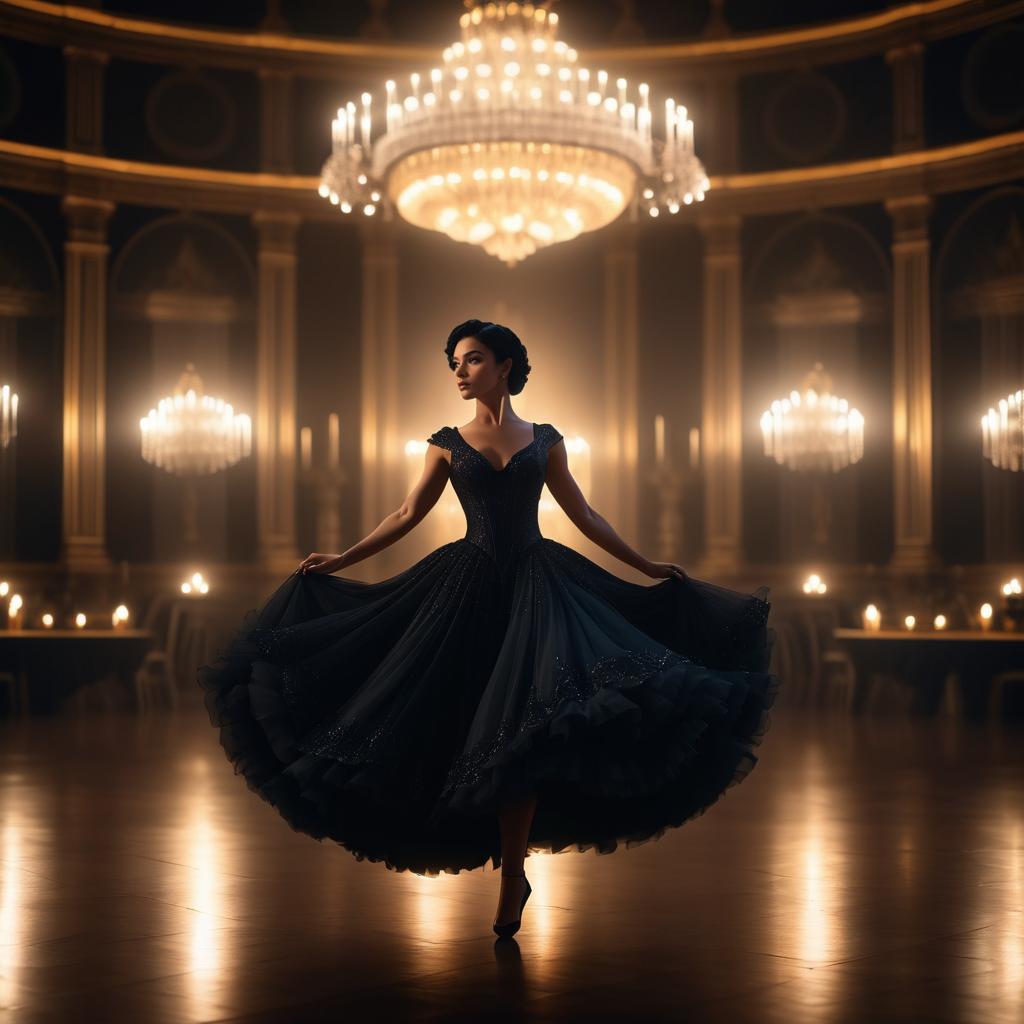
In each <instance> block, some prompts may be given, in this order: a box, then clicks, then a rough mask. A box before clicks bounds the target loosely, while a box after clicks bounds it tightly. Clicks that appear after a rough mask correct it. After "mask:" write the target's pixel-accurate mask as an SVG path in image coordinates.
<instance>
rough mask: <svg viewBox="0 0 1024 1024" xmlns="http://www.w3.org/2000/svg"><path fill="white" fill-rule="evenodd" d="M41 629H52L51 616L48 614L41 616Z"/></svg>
mask: <svg viewBox="0 0 1024 1024" xmlns="http://www.w3.org/2000/svg"><path fill="white" fill-rule="evenodd" d="M43 629H53V616H52V615H51V614H50V613H49V612H45V613H44V614H43Z"/></svg>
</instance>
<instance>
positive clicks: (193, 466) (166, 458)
mask: <svg viewBox="0 0 1024 1024" xmlns="http://www.w3.org/2000/svg"><path fill="white" fill-rule="evenodd" d="M139 426H140V428H141V431H142V457H143V458H144V459H145V460H146V461H147V462H151V463H152V464H153V465H154V466H159V467H160V468H161V469H164V470H166V471H167V472H168V473H173V474H175V475H178V476H184V475H188V474H195V475H207V474H210V473H217V472H219V471H220V470H222V469H225V468H226V467H228V466H233V465H234V464H235V463H236V462H238V461H239V460H240V459H242V458H244V457H245V456H247V455H249V454H250V453H251V452H252V423H251V421H250V419H249V417H248V416H247V415H246V414H245V413H236V412H235V411H234V408H233V407H232V406H231V405H230V404H229V403H227V402H225V401H224V400H223V399H220V398H214V397H212V396H210V395H204V394H203V384H202V381H201V380H200V378H199V375H198V374H197V373H196V372H195V367H194V366H193V364H192V363H188V364H187V365H186V367H185V372H184V373H183V374H182V375H181V379H180V380H179V381H178V384H177V387H176V388H175V390H174V393H173V395H170V396H168V397H166V398H161V399H160V401H159V402H158V403H157V406H156V408H155V409H150V410H149V415H148V416H145V417H143V418H142V419H141V420H140V421H139Z"/></svg>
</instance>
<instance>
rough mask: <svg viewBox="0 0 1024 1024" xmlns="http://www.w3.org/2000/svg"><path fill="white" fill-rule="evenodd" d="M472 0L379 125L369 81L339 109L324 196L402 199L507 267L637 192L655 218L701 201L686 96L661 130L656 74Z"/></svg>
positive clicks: (533, 12)
mask: <svg viewBox="0 0 1024 1024" xmlns="http://www.w3.org/2000/svg"><path fill="white" fill-rule="evenodd" d="M466 6H467V7H468V8H469V10H467V11H466V12H465V13H464V14H463V15H462V17H461V19H460V25H461V29H462V33H461V38H460V39H459V40H457V41H456V42H454V43H452V44H451V45H450V46H448V47H446V48H445V49H444V51H443V53H442V64H441V66H439V67H435V68H432V69H431V70H430V72H429V74H425V75H421V74H419V73H414V74H412V75H411V76H410V80H409V91H408V93H407V94H406V95H404V96H400V95H399V92H398V88H397V86H396V83H395V82H394V81H388V82H387V83H386V85H385V97H384V115H383V118H380V117H378V119H377V123H376V125H375V124H374V121H373V116H372V102H373V101H372V96H371V94H370V93H369V92H364V93H363V94H362V96H361V103H360V106H359V107H358V109H357V107H356V104H355V103H354V102H348V103H346V104H345V105H344V106H343V107H340V108H339V109H338V116H337V117H336V118H335V119H334V121H333V122H332V152H331V155H330V157H329V158H328V159H327V161H326V162H325V163H324V165H323V169H322V171H321V183H320V189H319V191H320V195H321V196H323V197H324V198H326V199H328V200H330V202H331V203H333V204H334V205H336V206H337V207H338V208H339V210H340V211H341V212H342V213H345V214H350V213H353V212H356V213H360V212H361V213H362V214H363V215H365V216H373V215H374V214H375V213H376V212H377V211H378V210H381V209H383V210H386V211H388V212H390V209H391V208H392V207H394V208H396V209H397V210H398V212H399V213H400V214H401V216H402V217H403V218H404V219H405V220H407V221H409V222H410V223H411V224H414V225H416V226H418V227H422V228H425V229H428V230H432V231H440V232H442V233H444V234H446V235H448V236H449V237H450V238H452V239H454V240H456V241H459V242H465V243H468V244H471V245H478V246H481V247H482V248H483V249H484V251H485V252H488V253H490V254H491V255H493V256H496V257H497V258H498V259H500V260H502V261H503V262H505V263H506V264H508V265H509V266H513V265H515V264H516V263H517V262H519V261H520V260H523V259H525V258H526V257H527V256H529V255H531V254H532V253H534V252H536V251H537V250H538V249H540V248H542V247H544V246H548V245H554V244H557V243H558V242H565V241H568V240H570V239H572V238H575V237H576V236H577V235H579V234H581V233H582V232H585V231H594V230H596V229H598V228H601V227H604V226H605V225H607V224H609V223H611V222H612V221H613V220H615V218H616V217H618V216H619V214H620V213H622V211H623V210H624V209H626V207H627V206H628V205H629V204H630V203H635V204H636V205H637V208H638V209H641V210H644V211H646V212H647V214H648V215H649V216H651V217H657V216H658V215H659V214H660V213H661V212H662V210H666V211H667V212H668V213H670V214H675V213H678V212H679V209H680V207H681V206H683V205H688V204H690V203H693V202H700V201H701V200H703V198H704V194H705V193H706V192H707V190H708V188H709V181H708V178H707V175H706V173H705V170H704V165H703V164H702V163H701V161H700V160H699V159H698V157H697V155H696V153H695V152H694V146H693V121H692V120H691V119H690V117H689V115H688V113H687V109H686V107H685V106H683V105H682V104H681V103H679V102H677V101H676V100H674V99H667V100H665V101H664V132H663V137H661V138H656V137H655V136H654V133H653V130H652V129H653V125H652V122H653V120H654V116H653V112H652V104H651V96H650V89H649V86H648V85H647V83H645V82H641V83H640V84H639V85H638V87H637V88H636V90H635V91H631V90H630V87H629V83H628V82H627V81H626V80H625V79H624V78H616V79H611V78H610V77H609V74H608V72H607V71H605V70H603V69H602V70H597V71H592V70H591V69H589V68H584V67H579V66H578V65H577V53H576V51H575V50H574V49H573V48H572V47H570V46H568V45H567V44H566V43H565V42H564V41H563V40H561V39H558V38H557V33H558V15H557V14H555V13H553V12H551V11H549V10H547V9H546V7H544V6H541V5H539V4H532V3H517V2H515V0H507V2H506V0H499V2H493V3H487V4H483V3H473V2H471V0H467V3H466ZM659 120H660V117H659ZM381 121H383V130H381V123H380V122H381ZM375 128H376V131H374V129H375Z"/></svg>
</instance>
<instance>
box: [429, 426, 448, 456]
mask: <svg viewBox="0 0 1024 1024" xmlns="http://www.w3.org/2000/svg"><path fill="white" fill-rule="evenodd" d="M427 441H428V443H430V444H436V445H437V446H438V448H447V449H448V451H451V450H452V439H451V431H450V430H449V429H448V428H447V427H441V429H440V430H435V431H434V432H433V433H432V434H431V435H430V437H428V438H427Z"/></svg>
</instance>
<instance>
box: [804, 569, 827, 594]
mask: <svg viewBox="0 0 1024 1024" xmlns="http://www.w3.org/2000/svg"><path fill="white" fill-rule="evenodd" d="M803 588H804V593H805V594H824V593H825V591H826V590H827V589H828V588H827V587H826V586H825V581H824V580H823V579H822V578H821V577H820V576H819V575H818V574H817V573H816V572H812V573H811V575H810V576H808V577H807V579H805V580H804V584H803Z"/></svg>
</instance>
